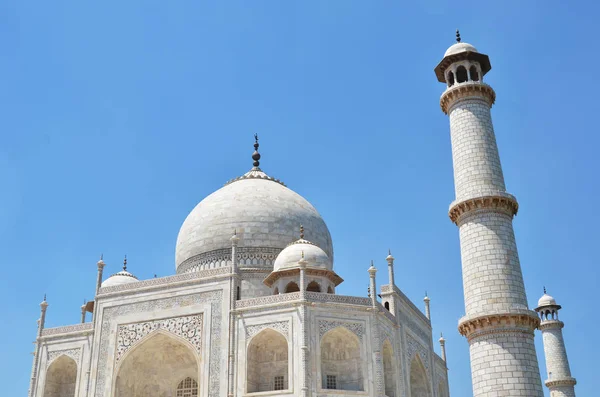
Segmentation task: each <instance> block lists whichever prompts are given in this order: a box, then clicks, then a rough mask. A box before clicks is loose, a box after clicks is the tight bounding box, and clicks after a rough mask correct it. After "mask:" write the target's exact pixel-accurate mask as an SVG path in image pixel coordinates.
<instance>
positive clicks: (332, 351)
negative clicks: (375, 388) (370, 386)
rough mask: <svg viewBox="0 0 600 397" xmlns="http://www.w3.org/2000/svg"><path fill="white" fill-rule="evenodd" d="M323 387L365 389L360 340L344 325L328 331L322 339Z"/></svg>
mask: <svg viewBox="0 0 600 397" xmlns="http://www.w3.org/2000/svg"><path fill="white" fill-rule="evenodd" d="M321 387H322V388H323V389H337V390H355V391H364V390H365V389H364V360H362V359H361V349H360V340H359V339H358V337H357V336H356V335H355V334H353V333H352V332H350V331H349V330H347V329H346V328H344V327H337V328H334V329H332V330H331V331H328V332H327V333H326V334H325V335H323V338H322V339H321Z"/></svg>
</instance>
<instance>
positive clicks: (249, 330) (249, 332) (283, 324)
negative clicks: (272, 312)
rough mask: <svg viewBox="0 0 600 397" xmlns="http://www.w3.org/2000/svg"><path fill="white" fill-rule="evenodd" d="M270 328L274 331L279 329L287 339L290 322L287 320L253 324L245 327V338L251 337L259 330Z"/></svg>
mask: <svg viewBox="0 0 600 397" xmlns="http://www.w3.org/2000/svg"><path fill="white" fill-rule="evenodd" d="M267 328H272V329H274V330H275V331H279V332H281V333H282V334H283V336H285V339H287V340H289V331H290V322H289V321H276V322H271V323H264V324H254V325H249V326H247V327H246V339H250V338H252V337H253V336H254V335H256V334H258V333H259V332H260V331H262V330H264V329H267Z"/></svg>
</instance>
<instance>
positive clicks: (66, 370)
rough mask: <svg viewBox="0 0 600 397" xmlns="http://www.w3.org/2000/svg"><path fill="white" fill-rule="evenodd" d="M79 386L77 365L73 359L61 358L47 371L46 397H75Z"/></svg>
mask: <svg viewBox="0 0 600 397" xmlns="http://www.w3.org/2000/svg"><path fill="white" fill-rule="evenodd" d="M76 385H77V363H76V362H75V360H73V359H72V358H71V357H67V356H64V355H62V356H59V357H58V358H57V359H56V360H54V361H52V363H50V366H49V367H48V370H47V371H46V384H45V385H44V397H74V396H75V387H76Z"/></svg>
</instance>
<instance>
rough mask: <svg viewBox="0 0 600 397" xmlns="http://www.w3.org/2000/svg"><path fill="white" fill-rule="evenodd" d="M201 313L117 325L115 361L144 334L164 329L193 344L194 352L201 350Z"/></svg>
mask: <svg viewBox="0 0 600 397" xmlns="http://www.w3.org/2000/svg"><path fill="white" fill-rule="evenodd" d="M202 319H203V317H202V314H195V315H192V316H185V317H173V318H167V319H162V320H155V321H145V322H140V323H132V324H123V325H119V326H118V327H117V354H116V355H115V361H116V362H118V361H119V360H120V359H121V357H123V354H125V353H126V352H127V351H128V350H129V349H130V348H131V347H133V346H135V345H136V344H137V343H138V342H139V341H140V340H141V339H143V338H144V337H145V336H147V335H149V334H151V333H153V332H155V331H158V330H164V331H167V332H170V333H172V334H173V335H177V336H179V337H181V338H183V339H185V340H187V341H188V342H190V343H191V344H192V346H194V348H195V349H196V353H198V354H200V352H201V351H202V325H203V324H202Z"/></svg>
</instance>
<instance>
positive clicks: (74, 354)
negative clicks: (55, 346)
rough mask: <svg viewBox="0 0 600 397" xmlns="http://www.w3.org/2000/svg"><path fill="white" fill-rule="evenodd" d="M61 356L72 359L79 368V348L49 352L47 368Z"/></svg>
mask: <svg viewBox="0 0 600 397" xmlns="http://www.w3.org/2000/svg"><path fill="white" fill-rule="evenodd" d="M60 356H67V357H70V358H72V359H73V360H74V361H75V363H76V364H77V366H79V360H80V358H81V348H80V347H77V348H74V349H63V350H53V351H49V352H48V357H47V360H46V366H47V367H49V366H50V364H52V362H53V361H54V360H56V359H57V358H58V357H60Z"/></svg>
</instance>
